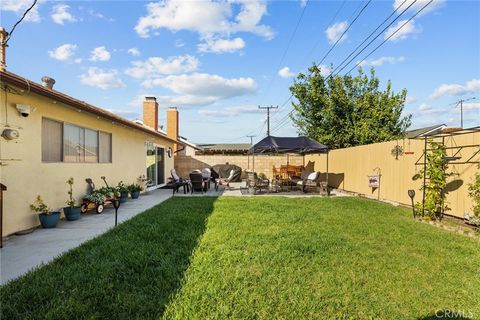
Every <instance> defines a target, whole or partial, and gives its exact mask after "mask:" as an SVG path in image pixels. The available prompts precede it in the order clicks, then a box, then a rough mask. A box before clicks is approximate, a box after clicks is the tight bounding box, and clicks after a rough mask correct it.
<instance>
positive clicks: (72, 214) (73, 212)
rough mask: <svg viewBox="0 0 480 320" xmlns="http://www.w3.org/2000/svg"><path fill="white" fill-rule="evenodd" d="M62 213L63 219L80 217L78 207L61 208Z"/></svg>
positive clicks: (72, 219) (70, 219) (69, 219)
mask: <svg viewBox="0 0 480 320" xmlns="http://www.w3.org/2000/svg"><path fill="white" fill-rule="evenodd" d="M63 213H64V214H65V219H67V220H68V221H75V220H78V219H80V214H81V211H80V207H73V208H71V207H65V208H63Z"/></svg>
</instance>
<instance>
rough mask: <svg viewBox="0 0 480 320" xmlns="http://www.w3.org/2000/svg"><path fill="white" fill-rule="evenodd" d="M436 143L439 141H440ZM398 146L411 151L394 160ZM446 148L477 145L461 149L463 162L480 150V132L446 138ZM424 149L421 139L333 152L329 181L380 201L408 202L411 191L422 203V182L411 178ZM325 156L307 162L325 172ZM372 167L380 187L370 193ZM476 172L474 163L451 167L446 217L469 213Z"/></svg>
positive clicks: (479, 159) (479, 155) (310, 158)
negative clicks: (470, 189) (312, 162)
mask: <svg viewBox="0 0 480 320" xmlns="http://www.w3.org/2000/svg"><path fill="white" fill-rule="evenodd" d="M436 140H437V141H441V139H436ZM397 143H398V145H400V146H402V147H403V150H404V151H406V152H413V154H405V155H403V156H400V157H399V158H398V160H396V159H395V157H394V156H392V154H391V151H392V149H393V148H394V147H395V146H396V145H397ZM445 145H446V146H447V147H453V146H461V145H477V147H476V148H464V149H463V150H461V151H460V152H459V153H458V155H459V156H461V157H462V158H461V159H460V160H458V161H466V160H467V159H468V158H470V157H471V156H472V155H473V152H474V151H477V150H478V148H479V147H480V133H476V134H467V135H459V136H456V137H452V138H446V139H445ZM423 149H424V141H423V140H408V139H406V140H398V141H390V142H383V143H376V144H371V145H365V146H358V147H352V148H346V149H338V150H333V151H331V152H330V155H329V171H330V172H331V173H334V174H335V175H333V181H331V182H332V183H334V184H336V185H337V186H338V187H340V188H342V189H344V190H347V191H352V192H357V193H361V194H365V195H368V196H371V197H375V198H377V197H378V193H379V192H380V198H382V199H386V200H392V201H395V202H399V203H402V204H410V203H411V201H410V198H409V197H408V194H407V190H409V189H414V190H415V191H416V197H415V200H417V201H421V197H422V192H421V190H420V187H421V184H422V181H413V180H412V177H413V175H414V174H415V173H417V172H418V171H419V170H420V169H421V166H418V165H415V163H416V162H417V161H418V162H419V163H422V162H423V158H421V157H422V152H423ZM456 151H457V150H455V152H456ZM452 152H453V150H448V154H449V155H452ZM324 157H325V156H324V155H322V156H319V155H312V156H307V157H306V160H312V161H315V168H316V170H318V171H322V172H325V171H326V163H325V161H324ZM419 158H420V159H419ZM472 161H480V154H477V155H476V156H475V157H474V158H473V159H472ZM375 168H380V169H381V180H380V188H379V189H375V190H373V189H372V188H369V187H368V178H367V176H368V175H374V174H375V170H374V169H375ZM477 170H478V169H477V167H476V165H475V164H460V165H451V166H450V168H449V172H453V173H455V175H453V176H451V177H450V178H449V182H451V184H450V191H449V192H448V195H447V205H448V206H449V207H450V208H451V209H452V210H451V211H447V214H450V215H455V216H458V217H463V216H464V214H465V213H466V212H469V211H470V212H471V207H472V201H471V199H470V198H469V197H468V190H467V188H468V183H470V182H471V181H472V179H473V176H474V174H475V172H476V171H477Z"/></svg>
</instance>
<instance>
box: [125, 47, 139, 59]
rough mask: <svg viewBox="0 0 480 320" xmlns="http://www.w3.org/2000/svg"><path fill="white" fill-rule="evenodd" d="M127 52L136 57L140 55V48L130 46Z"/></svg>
mask: <svg viewBox="0 0 480 320" xmlns="http://www.w3.org/2000/svg"><path fill="white" fill-rule="evenodd" d="M127 53H129V54H131V55H132V56H134V57H138V56H139V55H140V50H138V48H130V49H128V50H127Z"/></svg>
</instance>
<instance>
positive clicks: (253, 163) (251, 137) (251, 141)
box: [247, 136, 255, 171]
mask: <svg viewBox="0 0 480 320" xmlns="http://www.w3.org/2000/svg"><path fill="white" fill-rule="evenodd" d="M247 137H249V138H250V147H252V146H253V137H255V136H247ZM252 154H253V160H252V167H253V171H255V152H252ZM248 168H249V169H250V159H249V161H248Z"/></svg>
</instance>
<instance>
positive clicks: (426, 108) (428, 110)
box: [416, 103, 447, 115]
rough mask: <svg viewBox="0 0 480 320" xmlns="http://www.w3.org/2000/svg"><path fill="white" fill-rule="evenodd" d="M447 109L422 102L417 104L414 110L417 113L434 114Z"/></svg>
mask: <svg viewBox="0 0 480 320" xmlns="http://www.w3.org/2000/svg"><path fill="white" fill-rule="evenodd" d="M446 111H447V110H445V108H433V107H431V106H430V105H428V104H426V103H422V104H420V105H419V106H418V111H417V112H416V113H417V114H418V115H428V114H435V113H444V112H446Z"/></svg>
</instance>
